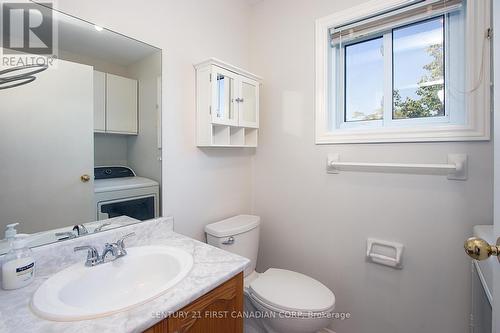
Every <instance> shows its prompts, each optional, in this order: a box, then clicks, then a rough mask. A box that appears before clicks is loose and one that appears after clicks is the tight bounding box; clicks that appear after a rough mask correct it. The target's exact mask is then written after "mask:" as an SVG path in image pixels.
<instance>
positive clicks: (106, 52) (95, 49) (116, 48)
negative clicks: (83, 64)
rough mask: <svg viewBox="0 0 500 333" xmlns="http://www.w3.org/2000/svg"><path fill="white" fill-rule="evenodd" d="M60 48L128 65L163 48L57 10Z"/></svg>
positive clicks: (56, 19)
mask: <svg viewBox="0 0 500 333" xmlns="http://www.w3.org/2000/svg"><path fill="white" fill-rule="evenodd" d="M54 19H55V21H57V33H58V41H59V45H58V48H59V49H61V50H64V51H67V52H70V53H73V54H78V55H83V56H85V57H89V58H94V59H99V60H102V61H106V62H109V63H113V64H117V65H120V66H128V65H131V64H133V63H136V62H137V61H139V60H141V59H143V58H144V57H146V56H148V55H151V54H153V53H154V52H157V51H158V50H159V49H157V48H155V47H153V46H151V45H148V44H145V43H143V42H140V41H137V40H135V39H132V38H129V37H126V36H124V35H121V34H118V33H116V32H113V31H110V30H107V29H103V30H102V31H97V30H96V28H95V26H94V25H93V24H91V23H89V22H85V21H82V20H80V19H77V18H74V17H71V16H68V15H66V14H61V13H57V15H55V17H54Z"/></svg>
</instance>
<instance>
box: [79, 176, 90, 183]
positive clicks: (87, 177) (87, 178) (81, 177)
mask: <svg viewBox="0 0 500 333" xmlns="http://www.w3.org/2000/svg"><path fill="white" fill-rule="evenodd" d="M80 180H81V181H82V182H83V183H86V182H88V181H89V180H90V176H89V175H87V174H85V175H81V176H80Z"/></svg>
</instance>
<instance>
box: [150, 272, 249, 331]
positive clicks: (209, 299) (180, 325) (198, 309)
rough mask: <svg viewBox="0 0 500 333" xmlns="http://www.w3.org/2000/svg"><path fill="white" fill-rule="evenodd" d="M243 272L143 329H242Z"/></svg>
mask: <svg viewBox="0 0 500 333" xmlns="http://www.w3.org/2000/svg"><path fill="white" fill-rule="evenodd" d="M242 315H243V273H240V274H238V275H237V276H235V277H234V278H232V279H230V280H229V281H227V282H225V283H223V284H221V285H220V286H218V287H217V288H215V289H214V290H212V291H210V292H209V293H207V294H205V295H203V296H201V297H200V298H198V299H197V300H196V301H194V302H193V303H191V304H189V305H187V306H185V307H184V308H182V309H181V310H179V311H177V312H176V313H175V314H173V315H172V316H170V317H169V318H167V319H165V320H163V321H162V322H159V323H158V324H156V325H155V326H153V327H151V328H149V329H148V330H147V331H145V333H166V332H168V333H243V316H242Z"/></svg>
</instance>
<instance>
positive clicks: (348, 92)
mask: <svg viewBox="0 0 500 333" xmlns="http://www.w3.org/2000/svg"><path fill="white" fill-rule="evenodd" d="M408 3H409V4H408ZM375 6H377V8H374V7H375ZM488 6H489V5H488V2H487V1H484V2H483V1H480V2H477V1H470V3H469V2H466V1H465V0H424V1H401V0H382V1H380V3H377V4H374V3H373V2H372V3H370V4H365V5H361V6H357V7H355V8H352V9H350V10H348V11H346V12H343V13H338V14H335V15H333V16H330V17H327V18H323V19H320V20H318V21H317V23H316V37H317V39H316V40H317V45H316V90H317V93H316V141H317V143H345V142H416V141H463V140H488V139H489V106H490V102H489V85H488V82H489V39H488V38H487V35H486V32H487V31H488V28H489V22H490V20H489V10H488ZM373 13H376V14H373Z"/></svg>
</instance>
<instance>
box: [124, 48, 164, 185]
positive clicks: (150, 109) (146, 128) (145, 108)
mask: <svg viewBox="0 0 500 333" xmlns="http://www.w3.org/2000/svg"><path fill="white" fill-rule="evenodd" d="M129 73H130V75H131V76H132V77H134V78H136V79H137V80H138V82H139V88H138V94H139V102H138V110H139V115H138V119H139V134H138V135H130V136H127V145H128V162H129V165H130V166H131V167H132V169H133V170H134V171H135V172H136V174H137V175H140V176H142V177H147V178H151V179H154V180H156V181H157V182H161V149H160V148H159V147H158V131H159V128H158V127H160V125H159V124H158V109H157V105H158V78H159V77H160V75H161V52H156V53H154V54H153V55H150V56H148V57H146V58H145V59H142V60H140V61H139V62H138V63H136V64H134V65H132V66H130V68H129Z"/></svg>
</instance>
